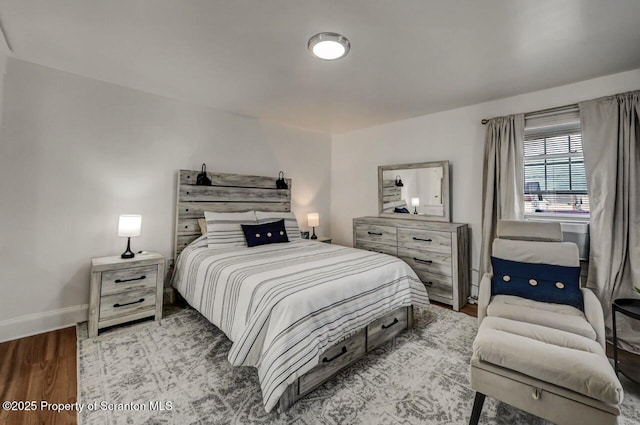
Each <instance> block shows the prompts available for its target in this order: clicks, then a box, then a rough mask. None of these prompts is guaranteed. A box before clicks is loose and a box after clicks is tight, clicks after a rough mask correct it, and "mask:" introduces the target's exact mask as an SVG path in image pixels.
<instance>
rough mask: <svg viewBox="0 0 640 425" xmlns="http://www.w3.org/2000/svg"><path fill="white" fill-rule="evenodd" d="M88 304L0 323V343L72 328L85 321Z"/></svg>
mask: <svg viewBox="0 0 640 425" xmlns="http://www.w3.org/2000/svg"><path fill="white" fill-rule="evenodd" d="M88 311H89V305H88V304H82V305H77V306H73V307H67V308H61V309H59V310H52V311H45V312H43V313H36V314H29V315H27V316H21V317H15V318H13V319H7V320H2V321H0V342H4V341H11V340H12V339H18V338H23V337H25V336H31V335H36V334H40V333H43V332H49V331H53V330H56V329H62V328H66V327H69V326H74V325H75V324H76V323H78V322H84V321H86V320H87V317H88Z"/></svg>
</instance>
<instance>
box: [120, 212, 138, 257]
mask: <svg viewBox="0 0 640 425" xmlns="http://www.w3.org/2000/svg"><path fill="white" fill-rule="evenodd" d="M141 229H142V216H141V215H132V214H125V215H121V216H120V219H119V220H118V236H120V237H124V238H127V250H126V251H125V252H123V253H122V255H121V256H120V257H121V258H133V257H135V254H134V253H133V252H132V251H131V238H132V237H135V236H140V230H141Z"/></svg>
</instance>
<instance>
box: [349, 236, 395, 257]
mask: <svg viewBox="0 0 640 425" xmlns="http://www.w3.org/2000/svg"><path fill="white" fill-rule="evenodd" d="M356 248H358V249H364V250H366V251H374V252H380V253H382V254H389V255H393V256H394V257H395V256H397V255H398V248H397V247H396V246H395V245H387V244H384V243H378V242H369V241H361V240H357V241H356Z"/></svg>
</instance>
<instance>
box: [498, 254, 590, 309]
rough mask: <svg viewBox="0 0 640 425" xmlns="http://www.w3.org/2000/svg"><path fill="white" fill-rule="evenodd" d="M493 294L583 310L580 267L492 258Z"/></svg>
mask: <svg viewBox="0 0 640 425" xmlns="http://www.w3.org/2000/svg"><path fill="white" fill-rule="evenodd" d="M491 266H492V268H493V278H492V283H491V295H498V294H501V295H515V296H518V297H522V298H527V299H530V300H534V301H541V302H545V303H554V304H567V305H570V306H573V307H576V308H578V309H580V310H582V311H584V301H583V299H582V291H580V267H567V266H558V265H555V264H539V263H525V262H522V261H511V260H504V259H502V258H496V257H491Z"/></svg>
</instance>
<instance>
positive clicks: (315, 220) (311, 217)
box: [307, 213, 320, 227]
mask: <svg viewBox="0 0 640 425" xmlns="http://www.w3.org/2000/svg"><path fill="white" fill-rule="evenodd" d="M307 225H308V226H309V227H318V226H320V214H318V213H309V214H307Z"/></svg>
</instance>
